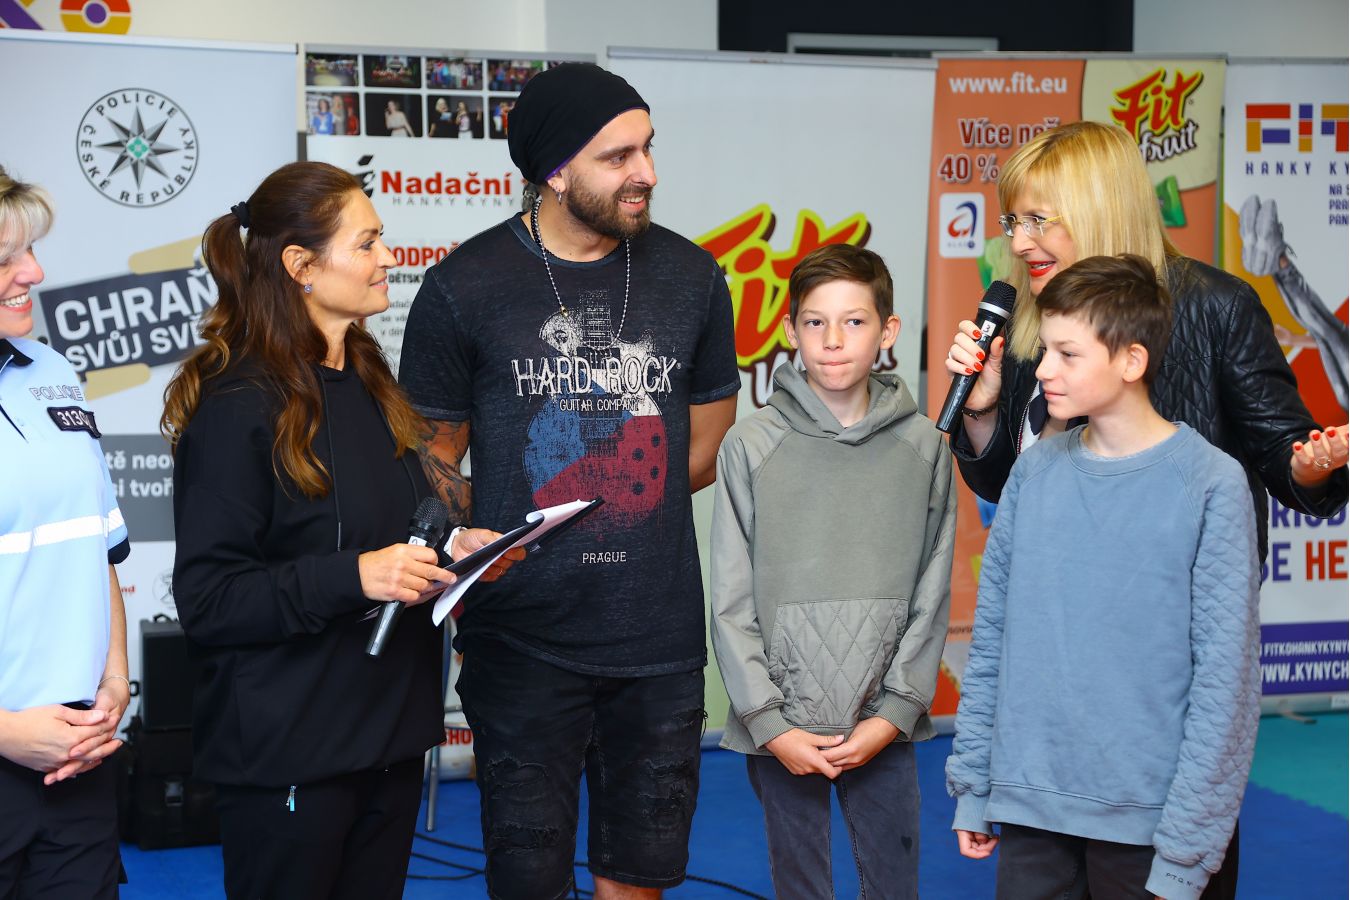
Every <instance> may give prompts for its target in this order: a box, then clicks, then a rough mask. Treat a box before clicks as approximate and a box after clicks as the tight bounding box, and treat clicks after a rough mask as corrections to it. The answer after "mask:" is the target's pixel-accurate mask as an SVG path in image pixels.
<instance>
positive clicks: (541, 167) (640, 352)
mask: <svg viewBox="0 0 1350 900" xmlns="http://www.w3.org/2000/svg"><path fill="white" fill-rule="evenodd" d="M652 135H653V131H652V123H651V117H650V110H649V108H648V106H647V104H646V103H645V102H643V100H642V98H641V97H640V96H639V95H638V93H637V91H635V90H634V89H633V88H632V87H631V86H630V85H629V84H628V83H627V82H626V81H624V80H623V79H622V78H620V77H618V76H617V75H614V74H612V73H610V72H607V71H605V70H604V69H601V68H599V67H598V66H594V65H590V64H580V63H567V64H564V65H561V66H558V67H555V68H552V69H549V70H548V71H545V72H543V73H541V74H539V75H536V76H535V77H534V78H533V79H532V80H531V81H530V82H529V83H528V84H527V85H526V86H525V89H524V90H523V91H522V92H521V95H520V99H519V101H518V102H517V103H516V105H515V107H514V109H512V111H511V128H510V134H509V146H510V150H511V159H512V160H513V161H514V162H515V164H516V165H517V166H518V167H519V168H520V171H521V174H522V175H523V176H524V178H525V180H526V181H527V182H528V183H530V185H531V186H532V190H531V193H530V194H529V198H530V202H528V203H527V205H526V210H525V212H524V213H523V214H522V215H519V216H513V217H512V218H510V219H508V220H507V221H505V222H503V223H501V224H500V225H497V226H495V227H493V228H491V229H489V230H487V231H485V232H483V233H482V234H479V235H477V236H475V237H474V238H472V239H470V240H468V241H466V242H465V243H464V244H462V245H461V246H460V247H459V248H457V249H456V250H455V252H453V253H451V254H450V255H449V256H447V257H446V258H445V259H444V260H442V261H441V262H440V263H438V264H437V265H435V266H433V267H432V268H431V269H429V270H427V273H426V278H425V280H424V281H423V283H422V287H421V289H420V291H419V292H418V294H417V299H416V300H415V301H414V303H413V306H412V309H411V311H410V313H409V316H408V322H407V327H406V332H405V338H404V345H403V352H402V370H401V372H400V376H399V377H400V381H401V382H402V384H403V386H404V388H405V389H406V390H407V392H408V395H409V397H410V399H411V400H412V403H413V406H414V408H416V409H417V410H418V412H419V413H421V415H422V416H423V417H424V418H425V420H426V423H427V427H426V432H425V444H426V446H425V450H424V456H423V460H424V465H425V467H426V469H427V472H428V475H429V477H430V478H431V481H432V483H433V484H434V485H436V486H437V487H438V489H439V491H440V493H441V494H442V496H443V498H444V499H445V500H446V502H447V504H448V505H449V506H450V508H451V509H452V511H454V514H457V517H458V519H459V521H460V522H462V523H464V524H466V525H467V524H473V525H478V524H482V525H490V526H492V527H495V528H499V529H500V528H508V527H510V526H511V525H513V524H515V523H517V522H519V521H520V520H521V517H522V516H523V515H524V514H525V513H526V512H528V511H530V510H531V509H535V508H537V507H544V506H550V505H554V504H557V503H564V502H569V501H572V500H578V499H584V500H590V499H592V498H595V497H599V498H601V499H603V501H604V503H603V505H602V506H600V507H599V508H598V509H597V510H596V511H595V512H594V513H592V514H591V515H589V516H588V517H586V518H585V519H584V520H582V522H581V524H579V525H578V526H577V527H575V528H572V529H571V530H569V531H568V532H567V533H566V535H565V536H563V537H560V538H559V539H558V540H556V541H555V542H553V543H552V544H550V545H549V547H548V549H547V550H546V551H544V552H542V553H540V554H539V555H538V557H537V558H531V559H528V560H526V561H525V562H523V563H521V564H520V565H518V566H516V567H514V568H512V569H511V570H510V572H508V573H507V574H506V575H505V576H504V577H503V578H501V579H500V580H499V581H497V582H495V583H493V584H485V585H481V586H476V587H475V588H474V590H473V593H471V594H470V595H469V596H468V598H467V606H466V610H465V612H464V614H463V616H462V618H461V619H460V621H459V628H460V634H459V642H460V645H461V648H462V650H463V652H464V664H463V668H462V670H461V674H460V679H459V682H458V685H457V687H458V690H459V695H460V699H461V700H462V702H463V704H464V711H465V715H466V716H467V718H468V721H469V726H470V728H471V729H472V730H473V734H474V754H475V757H476V762H477V779H478V786H479V790H480V793H481V797H482V822H483V840H484V845H485V847H486V850H487V859H488V864H487V883H488V891H489V893H490V894H491V895H492V896H493V897H500V898H528V900H541V898H544V900H547V898H556V897H563V896H566V895H568V894H569V893H570V892H571V888H572V880H573V868H572V861H573V859H574V852H575V844H576V829H577V803H578V796H579V791H580V782H581V777H582V774H583V772H584V774H585V776H586V784H587V791H588V794H589V803H590V813H589V818H590V836H589V851H588V856H589V862H590V869H591V872H592V874H593V875H594V876H595V883H596V897H598V898H601V900H612V898H619V897H624V898H627V897H638V898H648V897H659V896H660V893H661V891H662V889H664V888H667V887H672V886H674V885H677V884H679V883H680V882H681V881H682V880H683V879H684V869H685V864H686V862H687V860H688V840H689V826H690V821H691V819H692V817H693V812H694V803H695V799H696V797H697V794H698V766H699V740H700V735H701V732H702V725H703V719H704V711H703V667H704V664H705V661H706V650H705V642H704V634H705V631H704V618H703V609H704V604H703V587H702V578H701V575H700V573H699V560H698V550H697V547H696V544H695V538H694V524H693V518H692V514H691V504H690V494H691V493H692V492H694V491H697V490H699V489H700V488H703V487H706V486H707V485H709V484H711V483H712V481H713V479H714V477H715V464H716V454H717V448H718V445H719V444H720V443H721V440H722V436H723V435H724V434H725V433H726V430H727V428H728V427H730V425H731V423H732V420H733V419H734V418H735V404H736V392H737V390H738V389H739V388H740V375H739V372H738V370H737V368H736V355H735V348H734V343H733V337H732V336H733V330H732V312H731V297H730V294H729V292H728V290H727V285H726V279H725V276H724V274H723V273H722V271H721V270H720V269H719V268H718V266H717V264H716V262H715V261H714V260H713V258H712V256H711V255H710V254H708V253H707V252H706V251H704V250H702V249H700V248H699V247H697V246H695V245H694V244H692V243H690V242H689V241H687V240H685V239H684V238H682V237H680V236H679V235H676V234H675V233H674V232H672V231H670V230H668V229H665V228H662V227H660V226H659V225H653V224H651V218H650V206H651V199H652V189H653V188H654V187H655V186H656V170H655V168H654V165H653V161H652ZM466 449H467V450H470V451H471V459H472V462H473V485H472V491H470V485H469V481H468V478H467V477H466V476H465V474H464V472H463V471H462V469H461V464H462V462H463V461H464V454H465V451H466Z"/></svg>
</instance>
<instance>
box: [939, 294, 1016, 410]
mask: <svg viewBox="0 0 1350 900" xmlns="http://www.w3.org/2000/svg"><path fill="white" fill-rule="evenodd" d="M1016 300H1017V289H1016V288H1014V287H1013V286H1012V285H1010V284H1008V283H1007V282H1006V281H995V282H994V283H993V284H991V285H989V290H987V291H985V292H984V297H983V298H982V299H981V300H980V309H979V312H977V313H976V315H975V325H976V327H977V328H979V329H980V339H979V340H978V341H977V342H976V343H975V346H977V347H979V348H980V349H981V350H983V351H984V353H985V357H986V358H988V355H989V345H990V344H992V343H993V342H994V338H996V337H998V333H999V332H1000V331H1002V330H1003V325H1004V323H1006V322H1007V321H1008V317H1009V316H1011V315H1012V310H1013V303H1014V302H1015V301H1016ZM979 377H980V375H979V373H978V372H976V373H975V374H973V375H958V376H955V377H954V378H952V386H951V387H950V388H948V389H947V400H946V402H945V403H943V404H942V413H941V414H940V415H939V416H938V418H937V428H938V431H941V432H942V433H943V434H951V433H952V432H953V431H955V430H956V423H957V421H958V420H959V419H960V418H961V407H963V406H965V405H966V398H967V397H969V396H970V389H971V388H973V387H974V386H975V379H977V378H979Z"/></svg>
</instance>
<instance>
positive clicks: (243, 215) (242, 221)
mask: <svg viewBox="0 0 1350 900" xmlns="http://www.w3.org/2000/svg"><path fill="white" fill-rule="evenodd" d="M230 212H232V213H234V217H235V218H236V219H238V220H239V227H240V228H247V227H248V201H247V200H240V201H239V202H238V203H236V204H235V205H234V206H231V207H230Z"/></svg>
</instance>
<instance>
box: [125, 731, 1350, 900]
mask: <svg viewBox="0 0 1350 900" xmlns="http://www.w3.org/2000/svg"><path fill="white" fill-rule="evenodd" d="M1266 721H1270V720H1266ZM1280 725H1281V727H1283V723H1280ZM1265 730H1267V726H1266V725H1265V724H1264V723H1263V732H1264V731H1265ZM1284 744H1287V742H1283V743H1282V744H1281V745H1280V746H1277V745H1276V744H1275V743H1272V744H1271V746H1272V747H1274V749H1275V751H1277V752H1279V753H1284V752H1286V751H1284V750H1283V749H1281V747H1282V746H1283V745H1284ZM950 750H951V739H950V738H937V739H935V740H932V741H928V742H927V743H925V744H921V745H919V747H918V764H919V783H920V790H921V792H922V795H923V805H922V826H921V827H922V839H921V840H922V851H921V853H920V864H919V884H920V893H921V894H922V896H923V897H925V898H927V900H949V898H950V900H967V898H980V897H992V896H993V891H994V860H987V861H980V862H977V861H973V860H967V859H963V858H961V856H960V855H959V854H958V853H957V851H956V839H955V838H954V837H953V836H952V833H951V831H950V828H951V816H952V810H953V804H952V801H951V800H950V799H949V798H948V797H947V795H946V791H945V790H944V788H943V771H942V768H943V764H944V763H945V761H946V758H947V754H948V753H949V752H950ZM1266 753H1267V751H1266V750H1265V747H1264V745H1263V743H1262V742H1261V741H1258V744H1257V755H1258V763H1259V764H1260V765H1263V766H1264V765H1276V764H1278V763H1277V761H1276V760H1272V759H1269V758H1267V757H1266V755H1265V754H1266ZM1339 765H1340V769H1339V770H1338V771H1332V772H1329V773H1327V774H1326V776H1325V777H1326V783H1327V784H1329V785H1334V784H1337V783H1339V784H1342V785H1343V784H1344V759H1343V758H1342V759H1341V760H1340V763H1339ZM1333 768H1334V766H1333ZM1338 779H1339V781H1338ZM1328 789H1330V788H1328ZM585 802H586V801H585V793H584V792H583V794H582V816H583V822H582V825H581V830H580V834H581V838H580V841H579V847H578V851H577V854H578V855H577V858H578V859H581V858H584V857H585V854H586V843H585V834H586V831H585V822H584V816H585ZM438 819H439V821H438V822H437V829H436V831H435V832H434V833H433V834H432V835H431V836H432V837H435V838H437V839H439V840H443V841H450V842H454V843H457V844H463V845H465V846H468V847H478V846H481V844H482V836H481V833H480V831H479V824H478V792H477V789H476V788H475V787H474V786H473V785H472V784H471V783H468V782H446V783H445V784H443V785H442V786H441V790H440V795H439V815H438ZM421 821H422V820H421V819H419V825H420V822H421ZM1241 822H1242V830H1241V836H1242V837H1241V840H1242V847H1241V878H1240V886H1241V888H1240V896H1243V897H1247V898H1261V900H1268V898H1276V900H1278V898H1285V897H1289V898H1299V900H1303V898H1321V897H1345V896H1346V887H1347V877H1346V872H1347V866H1350V858H1348V857H1350V854H1348V853H1347V837H1348V836H1350V835H1348V833H1347V822H1346V818H1345V817H1344V816H1340V815H1336V814H1335V813H1332V812H1328V811H1326V810H1324V809H1320V808H1318V807H1316V806H1313V805H1311V804H1309V803H1305V802H1303V801H1301V800H1298V799H1294V798H1291V797H1287V796H1284V795H1282V794H1279V793H1277V792H1275V791H1273V790H1269V789H1267V788H1265V787H1262V786H1259V785H1257V784H1255V783H1253V784H1252V785H1251V786H1249V787H1248V789H1247V794H1246V798H1245V801H1244V804H1243V810H1242V819H1241ZM418 833H419V834H424V832H422V831H421V830H420V827H419V831H418ZM831 843H832V851H833V858H834V866H835V886H836V891H837V894H838V896H839V897H856V896H857V879H856V876H855V875H854V871H853V860H852V856H851V854H850V852H849V849H848V840H847V836H846V833H845V831H844V827H843V822H842V820H841V819H840V817H839V813H838V810H837V809H836V810H835V814H834V835H833V838H832V842H831ZM413 852H414V853H415V854H419V855H420V856H426V857H433V858H434V859H435V860H443V861H445V862H450V863H453V864H455V865H458V866H462V867H466V868H469V869H478V868H481V867H482V864H483V857H482V856H481V854H478V853H474V852H470V851H465V850H457V849H453V848H450V847H446V846H442V845H439V844H434V843H432V842H430V841H427V840H425V839H422V838H418V839H416V840H414V842H413ZM123 856H124V861H125V864H126V868H127V872H128V875H129V877H130V879H131V883H130V884H128V885H127V886H126V887H125V888H124V889H123V891H122V896H123V897H124V898H127V900H142V898H147V900H148V898H163V897H174V898H184V900H197V898H212V900H215V898H220V897H222V896H223V892H222V891H221V888H220V884H221V862H220V848H219V847H194V848H189V849H185V850H159V851H153V852H142V851H140V850H137V849H136V848H135V847H130V846H128V847H124V849H123ZM420 856H415V857H414V859H413V860H412V864H411V865H410V867H409V873H410V875H413V876H418V875H421V876H447V875H448V876H460V875H465V874H468V873H465V872H463V871H462V870H457V869H454V868H451V867H449V866H446V865H443V864H442V863H440V862H436V861H433V859H424V858H420ZM689 873H690V874H691V875H694V876H699V877H701V878H707V879H714V880H717V881H723V882H726V883H728V884H732V885H735V886H737V887H739V888H741V889H742V890H743V891H746V892H749V893H750V894H752V895H760V896H764V897H770V896H772V895H773V890H772V887H771V885H770V881H769V865H768V858H767V855H766V852H765V848H764V826H763V820H762V813H761V811H760V807H759V803H758V802H757V801H756V800H755V796H754V794H753V793H752V792H751V790H750V785H749V782H748V781H747V780H746V775H745V762H744V759H743V758H742V757H740V756H739V755H737V754H734V753H729V752H725V751H708V752H706V753H704V755H703V768H702V774H701V784H700V788H699V805H698V812H697V814H696V815H695V818H694V831H693V836H692V838H691V841H690V862H689ZM577 883H578V887H579V888H581V889H582V890H583V891H586V890H588V889H589V888H590V887H591V880H590V877H589V875H587V874H586V872H585V870H584V869H578V871H577ZM484 893H485V890H484V882H483V879H482V876H481V875H470V876H469V877H467V878H464V879H463V880H461V881H456V882H447V881H439V880H438V881H426V880H419V879H417V878H415V877H413V878H410V879H409V881H408V885H407V888H406V890H405V892H404V897H405V898H408V900H423V898H427V900H430V898H437V900H447V898H468V897H482V896H484ZM667 896H668V897H670V898H672V900H734V898H737V897H744V896H746V895H745V894H744V893H737V892H735V891H732V890H729V889H727V888H724V887H719V886H716V885H712V884H707V883H701V882H697V881H688V882H686V883H685V884H683V885H681V886H680V887H678V888H675V889H673V890H670V891H667Z"/></svg>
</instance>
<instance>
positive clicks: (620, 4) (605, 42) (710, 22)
mask: <svg viewBox="0 0 1350 900" xmlns="http://www.w3.org/2000/svg"><path fill="white" fill-rule="evenodd" d="M545 3H546V6H547V9H546V10H545V22H546V25H545V32H544V39H545V41H546V42H547V43H546V47H547V49H549V50H554V51H558V52H564V53H591V54H594V55H595V58H596V61H597V62H599V63H600V64H601V65H606V66H607V65H608V63H609V60H608V57H607V55H606V54H605V48H606V47H660V48H662V49H667V50H716V49H717V0H545Z"/></svg>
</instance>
